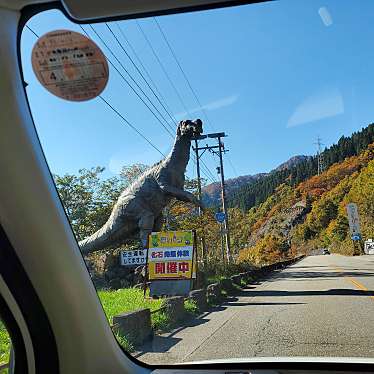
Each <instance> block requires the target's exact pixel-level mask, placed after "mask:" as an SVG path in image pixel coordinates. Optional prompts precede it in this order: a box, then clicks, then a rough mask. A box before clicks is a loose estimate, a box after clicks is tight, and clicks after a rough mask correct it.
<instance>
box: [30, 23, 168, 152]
mask: <svg viewBox="0 0 374 374" xmlns="http://www.w3.org/2000/svg"><path fill="white" fill-rule="evenodd" d="M26 27H27V29H28V30H29V31H31V32H32V33H33V34H34V35H35V36H36V37H37V38H39V36H38V34H37V33H36V32H35V31H34V30H32V29H31V27H29V26H26ZM86 35H87V33H86ZM99 98H100V99H101V100H102V101H103V102H104V103H105V104H106V105H107V106H108V108H110V109H111V110H112V111H113V112H114V113H116V114H117V116H118V117H120V118H121V119H122V121H123V122H124V123H126V125H128V126H129V127H130V128H131V129H132V130H134V131H135V132H136V133H137V134H138V135H139V136H141V137H142V138H143V139H144V140H145V141H146V142H147V143H148V144H149V145H150V146H151V147H152V148H153V149H155V150H156V151H157V152H158V153H160V154H161V156H163V157H165V154H164V153H163V152H161V151H160V149H159V148H158V147H157V146H156V145H154V144H153V143H152V142H151V141H150V140H149V139H148V138H147V137H146V136H145V135H143V133H141V132H140V131H139V130H138V129H137V128H136V126H134V125H132V124H131V123H130V122H129V121H128V120H127V119H126V118H125V117H124V116H123V115H122V114H121V113H120V112H119V111H118V110H117V109H115V108H114V107H113V106H112V105H111V104H110V103H109V102H108V101H107V100H106V99H105V98H104V97H103V96H101V95H100V96H99Z"/></svg>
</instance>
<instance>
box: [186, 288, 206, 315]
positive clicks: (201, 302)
mask: <svg viewBox="0 0 374 374" xmlns="http://www.w3.org/2000/svg"><path fill="white" fill-rule="evenodd" d="M190 298H191V300H193V301H194V302H195V303H196V305H197V307H198V308H199V312H204V311H205V310H207V309H208V303H207V298H206V292H205V290H204V289H200V290H194V291H191V292H190Z"/></svg>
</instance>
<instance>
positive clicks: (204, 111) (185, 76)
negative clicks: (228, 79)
mask: <svg viewBox="0 0 374 374" xmlns="http://www.w3.org/2000/svg"><path fill="white" fill-rule="evenodd" d="M153 21H154V22H155V24H156V26H157V28H158V30H159V31H160V34H161V35H162V38H163V39H164V41H165V43H166V45H167V46H168V48H169V50H170V53H171V55H172V56H173V58H174V60H175V62H176V64H177V65H178V67H179V70H180V71H181V73H182V75H183V77H184V79H185V81H186V82H187V85H188V87H189V89H190V90H191V92H192V95H193V96H194V98H195V100H196V102H197V104H198V106H199V107H200V110H201V112H202V114H203V115H204V117H205V119H206V120H207V121H208V124H209V125H210V127H211V129H212V130H213V131H215V129H214V126H213V124H212V122H211V120H210V118H209V116H208V114H207V112H206V110H205V109H204V107H203V105H202V104H201V101H200V99H199V97H198V95H197V93H196V91H195V90H194V88H193V87H192V84H191V81H190V80H189V78H188V76H187V74H186V72H185V70H184V69H183V67H182V65H181V63H180V62H179V59H178V57H177V55H176V53H175V51H174V49H173V47H172V46H171V44H170V42H169V39H168V38H167V36H166V33H165V32H164V30H163V29H162V27H161V25H160V23H159V22H158V20H157V18H156V17H153ZM227 159H228V161H229V164H230V166H231V168H232V170H233V172H234V174H235V176H236V177H238V173H237V172H236V169H235V167H234V165H233V163H232V161H231V158H230V156H229V155H227Z"/></svg>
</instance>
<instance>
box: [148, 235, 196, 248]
mask: <svg viewBox="0 0 374 374" xmlns="http://www.w3.org/2000/svg"><path fill="white" fill-rule="evenodd" d="M149 239H150V240H149V248H159V247H185V246H192V245H193V233H192V231H160V232H153V233H152V234H151V235H150V238H149Z"/></svg>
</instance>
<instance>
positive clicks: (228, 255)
mask: <svg viewBox="0 0 374 374" xmlns="http://www.w3.org/2000/svg"><path fill="white" fill-rule="evenodd" d="M223 136H225V134H223ZM217 138H218V147H219V148H218V155H219V170H220V175H221V199H222V210H223V212H224V213H225V220H224V221H223V229H224V235H225V240H226V258H227V263H228V264H229V263H230V262H231V248H230V230H229V222H228V221H229V220H228V215H227V206H226V189H225V174H224V171H223V159H222V151H223V152H225V146H224V144H223V143H222V141H221V136H217Z"/></svg>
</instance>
